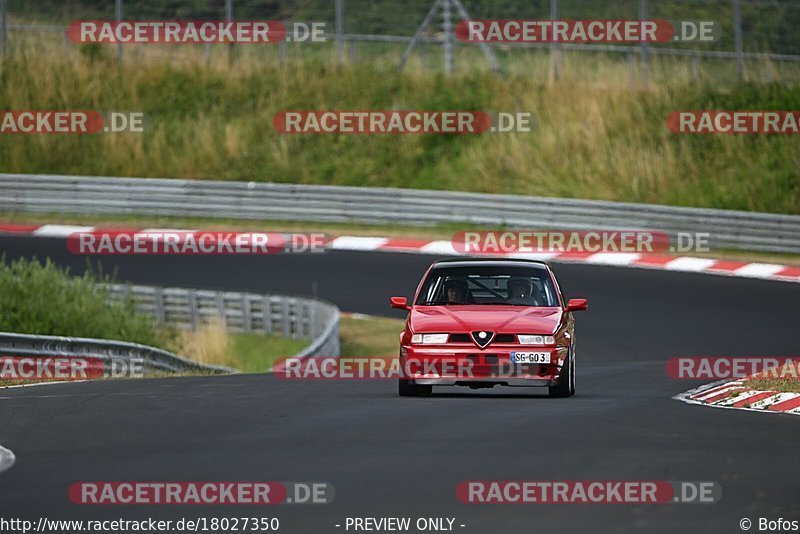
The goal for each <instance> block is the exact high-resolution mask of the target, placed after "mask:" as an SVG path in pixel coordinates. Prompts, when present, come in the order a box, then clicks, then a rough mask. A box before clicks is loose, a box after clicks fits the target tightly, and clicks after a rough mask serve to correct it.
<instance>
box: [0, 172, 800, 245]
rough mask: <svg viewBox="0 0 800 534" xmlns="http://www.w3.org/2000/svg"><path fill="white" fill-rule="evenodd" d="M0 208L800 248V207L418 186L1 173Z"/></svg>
mask: <svg viewBox="0 0 800 534" xmlns="http://www.w3.org/2000/svg"><path fill="white" fill-rule="evenodd" d="M0 210H3V211H11V212H14V211H18V212H38V213H79V214H92V215H98V214H114V215H120V214H131V215H173V216H187V217H222V218H231V217H233V218H238V219H262V220H305V221H320V222H363V223H400V224H408V225H424V224H436V223H452V222H465V223H472V224H476V225H492V226H504V227H511V228H529V229H544V228H559V229H562V228H563V229H574V230H580V229H595V230H617V229H637V230H657V231H663V232H668V233H677V232H707V233H709V234H710V242H709V244H710V246H712V247H724V248H739V249H747V250H758V251H770V252H789V253H799V252H800V216H797V215H779V214H769V213H755V212H745V211H733V210H719V209H703V208H683V207H673V206H662V205H653V204H635V203H624V202H608V201H596V200H575V199H563V198H549V197H533V196H522V195H492V194H482V193H462V192H451V191H428V190H417V189H392V188H372V187H343V186H322V185H295V184H275V183H255V182H249V183H248V182H222V181H202V180H174V179H158V178H106V177H84V176H49V175H26V174H0Z"/></svg>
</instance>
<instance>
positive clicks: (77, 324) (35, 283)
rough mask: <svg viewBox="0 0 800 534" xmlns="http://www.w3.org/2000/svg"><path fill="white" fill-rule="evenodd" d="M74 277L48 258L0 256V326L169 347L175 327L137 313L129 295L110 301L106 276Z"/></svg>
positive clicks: (18, 329)
mask: <svg viewBox="0 0 800 534" xmlns="http://www.w3.org/2000/svg"><path fill="white" fill-rule="evenodd" d="M109 281H111V279H110V278H109V277H107V276H103V275H102V274H100V273H94V272H91V270H87V271H86V273H85V274H84V275H82V276H79V277H73V276H70V274H69V270H68V269H67V268H62V267H59V266H56V265H55V264H54V263H52V262H51V261H50V260H49V259H48V260H46V261H45V262H44V263H40V262H39V261H38V260H36V259H35V258H34V259H30V260H28V259H24V258H22V259H19V260H16V261H13V262H10V263H9V262H6V261H5V259H4V258H0V330H1V331H5V332H16V333H21V334H38V335H51V336H72V337H89V338H104V339H116V340H119V341H129V342H134V343H142V344H144V345H151V346H155V347H162V348H169V347H170V346H172V345H173V343H174V342H175V340H176V332H175V331H174V330H173V329H171V328H169V327H163V326H157V325H156V324H155V321H154V320H153V318H152V317H151V316H149V315H145V314H142V313H138V312H137V311H136V309H135V306H134V303H133V301H132V300H126V301H121V302H117V301H115V302H110V301H109V298H108V290H107V288H106V286H105V282H109Z"/></svg>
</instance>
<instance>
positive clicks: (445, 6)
mask: <svg viewBox="0 0 800 534" xmlns="http://www.w3.org/2000/svg"><path fill="white" fill-rule="evenodd" d="M450 7H451V6H450V0H442V14H443V17H444V24H443V25H442V31H443V32H444V43H443V46H444V72H445V73H446V74H450V73H451V72H453V12H452V11H451V10H450Z"/></svg>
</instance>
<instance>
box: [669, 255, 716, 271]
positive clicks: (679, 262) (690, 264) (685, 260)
mask: <svg viewBox="0 0 800 534" xmlns="http://www.w3.org/2000/svg"><path fill="white" fill-rule="evenodd" d="M715 263H717V260H710V259H707V258H692V257H689V256H682V257H680V258H675V259H674V260H672V261H669V262H667V263H665V264H664V269H667V270H668V271H691V272H698V271H705V270H706V269H708V268H709V267H711V266H712V265H714V264H715Z"/></svg>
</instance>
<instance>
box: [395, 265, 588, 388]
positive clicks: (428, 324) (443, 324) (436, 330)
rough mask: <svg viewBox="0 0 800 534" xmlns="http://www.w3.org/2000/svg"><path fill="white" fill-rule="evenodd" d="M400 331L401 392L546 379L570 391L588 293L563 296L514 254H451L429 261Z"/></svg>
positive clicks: (552, 280)
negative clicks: (578, 324) (578, 320)
mask: <svg viewBox="0 0 800 534" xmlns="http://www.w3.org/2000/svg"><path fill="white" fill-rule="evenodd" d="M391 304H392V307H393V308H399V309H403V310H408V312H409V313H408V318H407V319H406V326H405V329H404V331H403V333H402V334H401V335H400V363H401V369H403V371H404V372H403V374H402V375H401V378H400V384H399V392H400V395H401V396H404V397H406V396H418V395H425V394H430V393H431V392H432V390H433V386H469V387H470V388H473V389H478V388H486V387H489V388H490V387H494V386H496V385H502V386H512V387H517V386H523V387H528V386H540V387H543V386H547V387H548V392H549V394H550V396H551V397H570V396H572V395H574V394H575V320H574V319H573V317H572V312H574V311H578V310H585V309H587V308H588V302H587V300H586V299H571V300H570V301H569V302H566V301H565V300H564V296H563V294H562V293H561V288H560V287H559V285H558V282H557V281H556V277H555V276H554V275H553V272H552V271H551V270H550V267H549V266H548V265H547V264H546V263H544V262H540V261H533V260H520V259H472V258H454V259H446V260H441V261H437V262H435V263H433V265H431V266H430V267H429V268H428V271H427V272H426V273H425V276H424V277H423V279H422V281H421V282H420V284H419V287H418V288H417V292H416V294H415V296H414V301H413V304H412V305H410V306H409V305H408V301H407V299H406V297H392V298H391Z"/></svg>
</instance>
